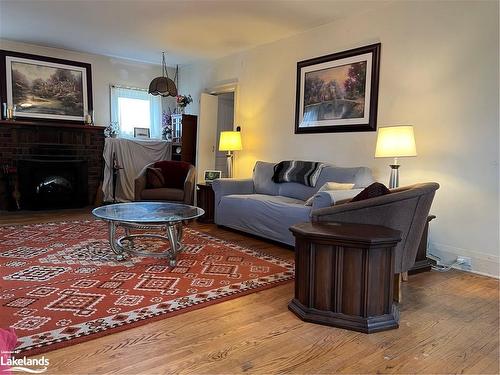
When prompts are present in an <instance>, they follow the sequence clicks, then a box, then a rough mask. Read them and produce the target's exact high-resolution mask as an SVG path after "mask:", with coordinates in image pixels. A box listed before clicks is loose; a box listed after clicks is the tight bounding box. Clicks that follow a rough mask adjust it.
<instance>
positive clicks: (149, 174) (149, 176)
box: [146, 167, 165, 189]
mask: <svg viewBox="0 0 500 375" xmlns="http://www.w3.org/2000/svg"><path fill="white" fill-rule="evenodd" d="M162 187H165V177H163V173H162V171H161V169H160V168H153V167H148V168H146V188H148V189H158V188H162Z"/></svg>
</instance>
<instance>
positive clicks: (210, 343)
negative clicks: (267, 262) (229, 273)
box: [0, 210, 499, 374]
mask: <svg viewBox="0 0 500 375" xmlns="http://www.w3.org/2000/svg"><path fill="white" fill-rule="evenodd" d="M86 217H88V210H71V211H64V212H56V211H54V212H39V213H15V214H11V213H8V214H6V213H4V212H0V225H5V224H18V223H20V224H25V223H39V222H45V221H55V220H73V219H79V218H86ZM193 227H194V228H196V229H199V230H201V231H204V232H207V233H210V234H212V235H214V236H218V237H220V238H224V239H226V240H229V241H233V242H236V243H239V244H241V245H244V246H247V247H251V248H255V249H261V250H262V251H265V252H268V253H272V254H274V255H277V256H281V257H286V258H293V251H291V250H290V249H287V248H284V247H281V246H279V245H276V244H271V243H268V242H265V241H261V240H259V239H256V238H252V237H247V236H244V235H241V234H239V233H235V232H232V231H228V230H224V229H221V228H217V227H216V226H215V225H210V224H204V225H202V224H193ZM498 292H499V281H498V280H495V279H492V278H487V277H483V276H478V275H474V274H470V273H465V272H461V271H455V270H453V271H450V272H447V273H438V272H426V273H421V274H417V275H413V276H410V277H409V282H407V283H403V295H404V300H403V303H402V305H401V321H400V328H399V329H397V330H392V331H387V332H381V333H376V334H371V335H365V334H361V333H356V332H350V331H346V330H342V329H336V328H331V327H325V326H320V325H315V324H309V323H304V322H302V321H301V320H299V319H298V318H297V317H296V316H295V315H293V314H292V313H291V312H289V311H288V309H287V304H288V302H289V300H290V299H291V298H292V296H293V283H289V284H287V285H283V286H279V287H276V288H273V289H269V290H265V291H261V292H258V293H254V294H250V295H248V296H245V297H240V298H237V299H234V300H230V301H228V302H223V303H219V304H216V305H212V306H209V307H206V308H203V309H200V310H195V311H192V312H188V313H185V314H181V315H178V316H175V317H172V318H168V319H164V320H161V321H158V322H155V323H150V324H147V325H144V326H140V327H137V328H134V329H130V330H126V331H123V332H120V333H116V334H112V335H109V336H105V337H102V338H99V339H96V340H91V341H88V342H84V343H82V344H78V345H73V346H70V347H67V348H63V349H60V350H55V351H52V352H49V353H46V354H45V356H46V358H48V359H49V360H50V366H49V371H48V373H50V374H167V373H182V374H220V373H225V374H232V373H259V374H261V373H265V374H268V373H298V374H299V373H301V374H306V373H322V374H331V373H433V374H435V373H440V374H449V373H471V374H478V373H489V374H498V373H499V294H498Z"/></svg>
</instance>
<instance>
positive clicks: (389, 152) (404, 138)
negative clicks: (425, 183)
mask: <svg viewBox="0 0 500 375" xmlns="http://www.w3.org/2000/svg"><path fill="white" fill-rule="evenodd" d="M407 156H417V148H416V146H415V137H414V135H413V126H410V125H404V126H387V127H381V128H379V129H378V135H377V147H376V149H375V157H376V158H394V163H393V164H390V165H389V166H390V167H391V177H390V180H389V188H391V189H394V188H397V187H398V186H399V164H398V157H407Z"/></svg>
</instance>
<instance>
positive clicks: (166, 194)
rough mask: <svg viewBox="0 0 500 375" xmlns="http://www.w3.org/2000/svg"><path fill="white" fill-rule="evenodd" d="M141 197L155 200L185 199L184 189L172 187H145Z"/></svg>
mask: <svg viewBox="0 0 500 375" xmlns="http://www.w3.org/2000/svg"><path fill="white" fill-rule="evenodd" d="M141 199H142V200H153V201H183V200H184V190H182V189H170V188H160V189H144V190H143V191H142V192H141Z"/></svg>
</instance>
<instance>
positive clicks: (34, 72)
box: [0, 50, 93, 124]
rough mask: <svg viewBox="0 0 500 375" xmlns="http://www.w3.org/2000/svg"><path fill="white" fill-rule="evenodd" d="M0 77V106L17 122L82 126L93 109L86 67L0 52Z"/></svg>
mask: <svg viewBox="0 0 500 375" xmlns="http://www.w3.org/2000/svg"><path fill="white" fill-rule="evenodd" d="M0 76H1V78H2V79H1V80H0V82H1V83H0V96H1V103H6V105H7V107H8V108H15V117H16V119H18V120H26V121H44V122H46V121H49V122H65V123H68V122H70V123H81V124H84V123H85V117H86V116H87V115H88V114H90V113H91V110H92V108H93V103H92V69H91V65H90V64H88V63H83V62H79V61H72V60H64V59H57V58H53V57H47V56H38V55H32V54H27V53H21V52H13V51H5V50H0ZM2 116H3V117H2V118H3V119H5V118H4V116H5V114H2Z"/></svg>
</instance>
